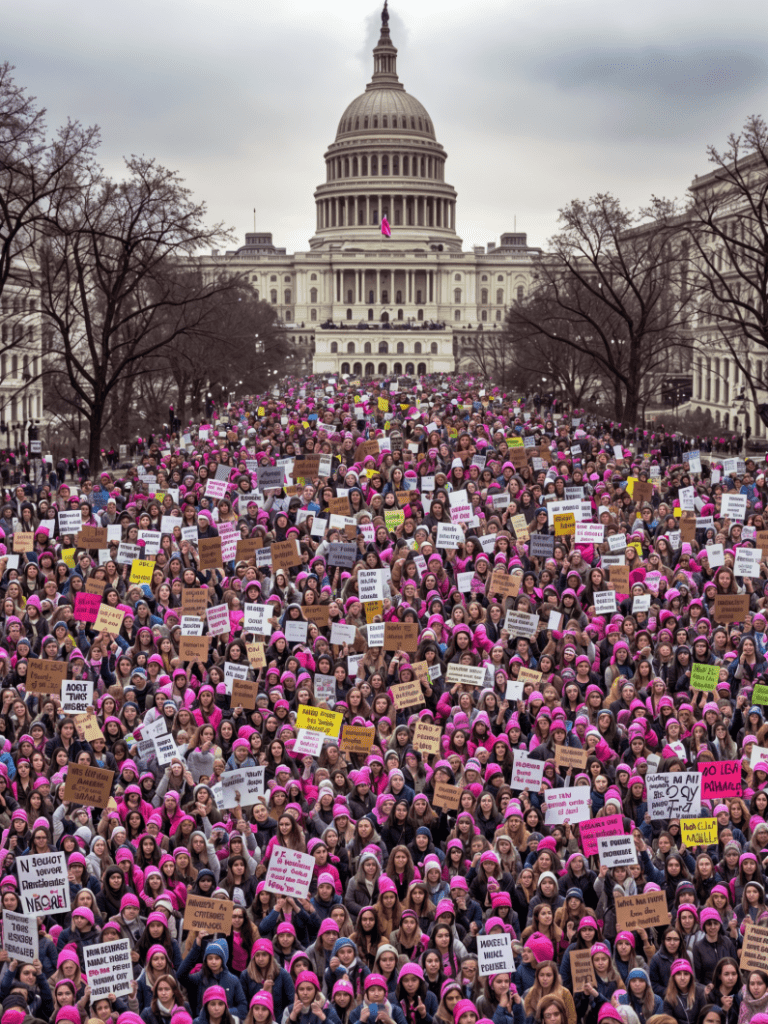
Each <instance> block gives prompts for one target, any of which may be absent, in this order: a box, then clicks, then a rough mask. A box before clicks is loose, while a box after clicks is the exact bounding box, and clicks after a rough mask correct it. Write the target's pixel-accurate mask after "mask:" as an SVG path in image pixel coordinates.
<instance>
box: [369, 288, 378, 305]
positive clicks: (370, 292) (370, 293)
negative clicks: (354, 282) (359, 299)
mask: <svg viewBox="0 0 768 1024" xmlns="http://www.w3.org/2000/svg"><path fill="white" fill-rule="evenodd" d="M368 301H369V302H375V301H376V300H375V299H374V297H373V288H369V289H368Z"/></svg>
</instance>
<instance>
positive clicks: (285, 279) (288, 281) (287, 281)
mask: <svg viewBox="0 0 768 1024" xmlns="http://www.w3.org/2000/svg"><path fill="white" fill-rule="evenodd" d="M283 280H284V281H285V283H286V284H290V283H291V278H290V275H289V274H286V275H285V277H284V278H283Z"/></svg>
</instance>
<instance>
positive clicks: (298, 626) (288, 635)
mask: <svg viewBox="0 0 768 1024" xmlns="http://www.w3.org/2000/svg"><path fill="white" fill-rule="evenodd" d="M308 629H309V623H308V622H303V621H295V620H293V619H286V621H285V628H284V633H285V639H286V640H287V642H288V643H289V644H305V643H306V642H307V630H308Z"/></svg>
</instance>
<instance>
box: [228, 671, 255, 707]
mask: <svg viewBox="0 0 768 1024" xmlns="http://www.w3.org/2000/svg"><path fill="white" fill-rule="evenodd" d="M258 695H259V683H258V680H256V679H237V678H236V679H233V680H232V694H231V696H230V699H229V703H230V705H231V706H232V707H233V708H236V707H238V706H242V707H244V708H248V709H250V710H252V709H253V708H255V707H256V698H257V697H258Z"/></svg>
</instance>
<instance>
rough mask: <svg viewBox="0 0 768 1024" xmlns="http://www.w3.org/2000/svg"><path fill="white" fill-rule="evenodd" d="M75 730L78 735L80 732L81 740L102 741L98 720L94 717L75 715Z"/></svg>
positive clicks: (102, 736)
mask: <svg viewBox="0 0 768 1024" xmlns="http://www.w3.org/2000/svg"><path fill="white" fill-rule="evenodd" d="M75 728H76V729H77V731H78V735H80V733H81V732H82V738H83V739H84V740H88V742H89V743H90V742H91V740H103V739H104V733H103V732H102V731H101V726H100V725H99V720H98V719H97V718H96V715H89V714H86V715H75Z"/></svg>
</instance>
